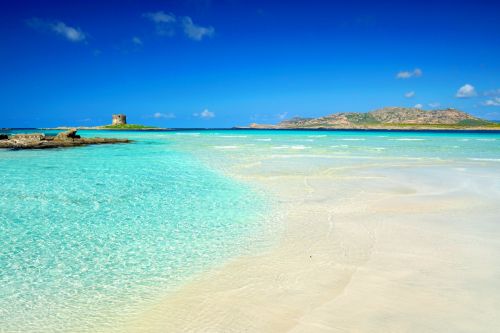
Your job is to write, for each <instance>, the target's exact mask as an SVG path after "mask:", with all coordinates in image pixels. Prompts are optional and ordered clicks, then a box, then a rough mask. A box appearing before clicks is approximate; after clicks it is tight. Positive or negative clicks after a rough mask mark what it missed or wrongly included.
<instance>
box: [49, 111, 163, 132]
mask: <svg viewBox="0 0 500 333" xmlns="http://www.w3.org/2000/svg"><path fill="white" fill-rule="evenodd" d="M111 119H112V120H111V124H109V125H101V126H74V127H68V126H59V127H50V128H41V129H43V130H69V129H72V128H76V129H79V130H134V131H157V130H167V129H168V128H163V127H155V126H147V125H138V124H128V123H127V116H126V115H125V114H114V115H112V118H111Z"/></svg>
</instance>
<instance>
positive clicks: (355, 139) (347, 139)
mask: <svg viewBox="0 0 500 333" xmlns="http://www.w3.org/2000/svg"><path fill="white" fill-rule="evenodd" d="M339 140H342V141H365V140H366V139H360V138H346V139H339Z"/></svg>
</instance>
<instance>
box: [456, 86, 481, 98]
mask: <svg viewBox="0 0 500 333" xmlns="http://www.w3.org/2000/svg"><path fill="white" fill-rule="evenodd" d="M455 96H456V97H457V98H469V97H474V96H477V92H476V88H474V86H472V85H470V84H464V85H463V86H462V87H460V89H458V91H457V94H456V95H455Z"/></svg>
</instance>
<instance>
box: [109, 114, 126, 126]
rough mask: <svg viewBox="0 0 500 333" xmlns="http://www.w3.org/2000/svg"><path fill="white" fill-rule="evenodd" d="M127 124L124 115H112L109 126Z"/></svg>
mask: <svg viewBox="0 0 500 333" xmlns="http://www.w3.org/2000/svg"><path fill="white" fill-rule="evenodd" d="M125 124H127V116H126V115H124V114H114V115H113V122H112V123H111V125H125Z"/></svg>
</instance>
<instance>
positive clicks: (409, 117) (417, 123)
mask: <svg viewBox="0 0 500 333" xmlns="http://www.w3.org/2000/svg"><path fill="white" fill-rule="evenodd" d="M250 127H251V128H279V129H293V128H345V129H347V128H353V129H371V128H373V129H377V128H380V129H383V128H389V129H392V128H410V129H413V128H415V129H419V128H423V129H427V128H430V129H433V128H435V129H441V128H445V129H447V128H449V129H455V128H458V129H467V128H500V126H498V124H495V123H493V122H490V121H486V120H483V119H480V118H477V117H474V116H472V115H470V114H468V113H466V112H463V111H460V110H456V109H442V110H431V111H425V110H422V109H417V108H402V107H386V108H382V109H378V110H375V111H371V112H367V113H359V112H342V113H335V114H331V115H328V116H324V117H320V118H292V119H289V120H284V121H282V122H281V123H279V124H277V125H271V126H269V125H259V124H251V125H250Z"/></svg>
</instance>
